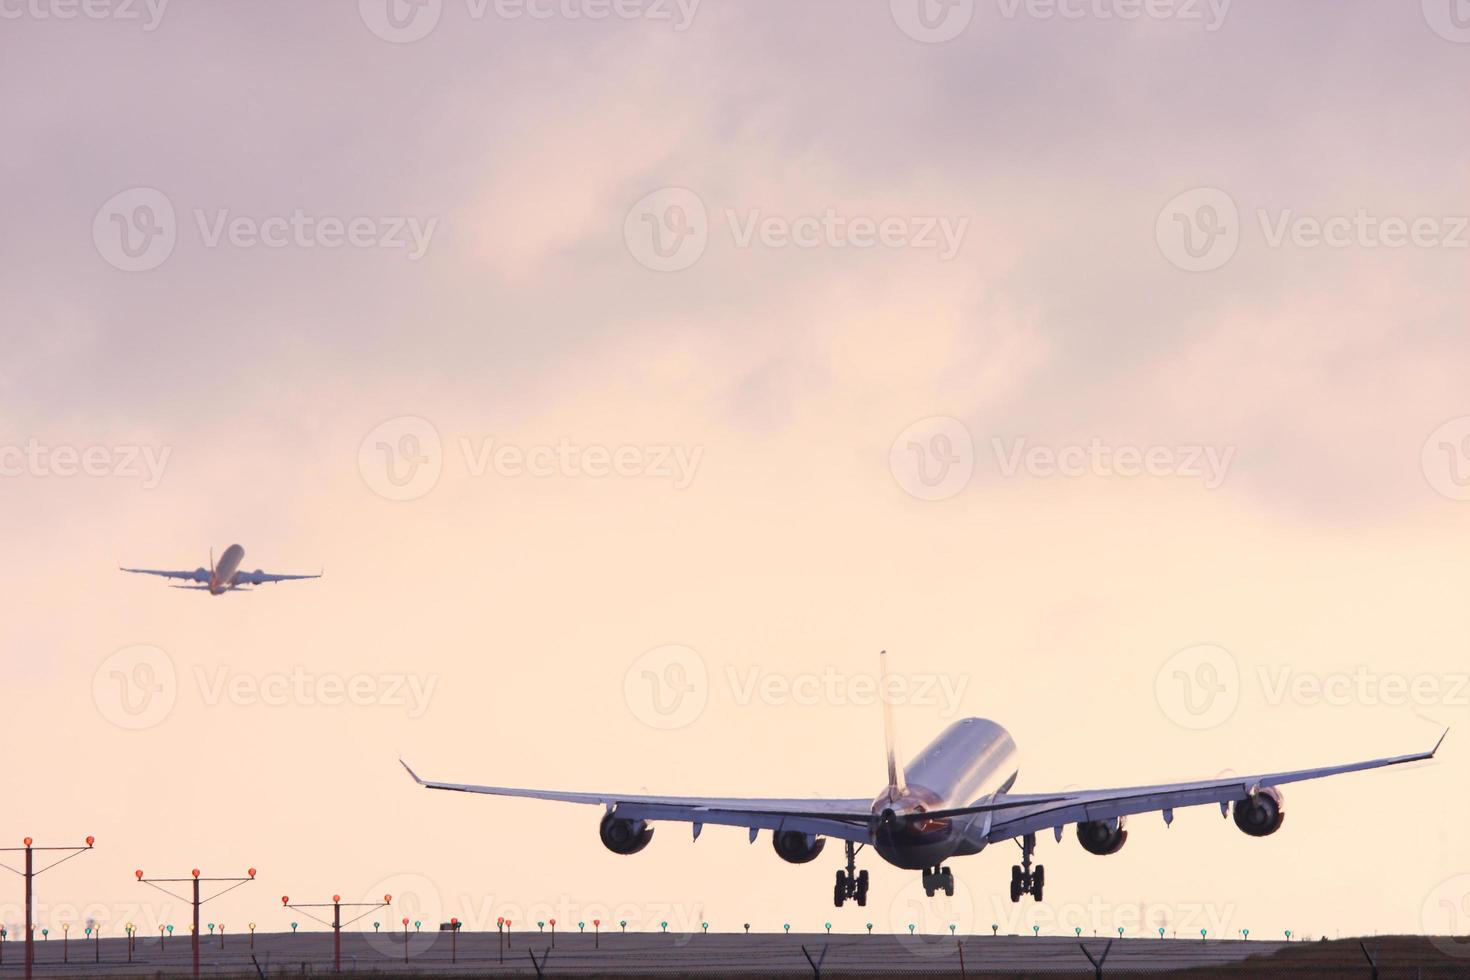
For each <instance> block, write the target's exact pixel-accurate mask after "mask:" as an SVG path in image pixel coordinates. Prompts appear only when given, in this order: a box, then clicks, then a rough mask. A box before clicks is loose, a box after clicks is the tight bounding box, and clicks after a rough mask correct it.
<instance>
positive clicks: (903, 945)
mask: <svg viewBox="0 0 1470 980" xmlns="http://www.w3.org/2000/svg"><path fill="white" fill-rule="evenodd" d="M497 939H498V937H497V935H496V933H494V932H490V933H461V934H460V935H459V937H458V940H457V942H455V943H451V941H450V936H449V934H448V933H438V932H435V933H428V932H425V933H421V934H418V935H413V936H411V937H410V941H409V943H408V950H407V952H408V957H407V965H405V961H404V941H403V935H402V933H398V934H397V935H388V934H384V935H379V936H374V935H371V934H363V933H360V932H350V933H349V932H346V931H344V932H343V934H342V969H343V971H344V972H362V973H380V974H386V973H390V972H392V973H403V972H411V973H457V974H463V975H465V976H470V975H481V976H483V975H487V974H492V975H502V974H503V975H509V974H514V973H519V974H523V975H527V976H535V975H536V970H535V968H534V967H533V966H532V964H531V954H532V953H533V952H534V954H535V956H536V958H537V960H538V961H539V960H541V958H542V957H543V956H547V954H548V952H549V957H548V958H547V959H546V960H545V961H544V967H543V968H544V970H545V975H546V976H547V977H558V976H606V975H611V976H618V975H622V976H657V975H660V974H662V975H668V976H679V975H685V976H691V975H706V976H733V975H746V976H807V977H810V976H812V969H811V967H810V966H809V965H808V963H807V959H806V956H805V955H804V954H803V952H802V948H803V947H805V948H806V951H807V953H809V954H810V955H811V956H812V957H813V958H814V959H817V958H821V957H822V956H823V951H824V949H825V959H824V960H823V961H822V963H821V966H822V973H823V974H824V975H838V974H841V975H858V974H865V975H873V976H883V975H889V976H891V975H895V974H903V973H914V974H923V973H933V974H934V975H946V976H956V977H958V976H959V975H960V971H961V962H960V957H961V951H963V956H964V968H965V970H966V972H968V973H969V974H971V975H975V974H978V973H982V972H990V971H1001V970H1026V971H1030V972H1058V973H1071V974H1087V975H1090V974H1091V972H1092V968H1091V967H1090V966H1089V965H1088V962H1087V957H1086V956H1085V955H1084V954H1083V952H1082V950H1081V949H1080V948H1079V946H1078V940H1077V939H1063V938H1056V937H1041V938H1036V937H1032V936H1001V937H999V938H997V937H993V936H969V937H960V938H959V939H955V938H950V937H947V936H946V937H939V936H928V937H925V936H903V937H898V936H892V935H873V936H862V935H859V936H853V935H833V936H831V937H828V936H826V935H797V934H792V935H789V936H787V935H781V934H777V935H770V934H757V933H752V934H750V935H743V934H735V935H730V934H713V933H712V934H710V935H698V934H696V935H692V936H689V935H681V936H676V935H673V934H667V935H663V934H648V933H640V934H630V935H618V934H616V933H611V934H609V933H604V934H603V935H602V936H600V937H599V938H597V939H594V937H593V936H592V934H591V933H588V934H585V935H580V936H579V935H576V934H575V933H573V934H570V935H568V934H566V933H564V932H559V933H558V934H557V936H556V945H555V948H552V945H551V935H550V933H540V934H538V933H536V932H534V931H532V932H530V933H522V932H520V931H515V932H513V933H512V934H511V936H510V939H509V943H508V948H506V949H504V953H503V955H504V963H503V965H502V963H501V957H502V948H501V944H500V943H499V942H498V941H497ZM1082 943H1083V944H1084V945H1086V946H1087V947H1088V948H1089V949H1090V950H1092V951H1093V953H1094V955H1097V954H1100V953H1101V952H1102V950H1103V947H1104V946H1106V945H1107V940H1106V939H1084V940H1082ZM1282 945H1284V944H1282V943H1277V942H1262V941H1255V940H1252V941H1250V942H1242V941H1238V940H1230V941H1224V940H1221V941H1203V940H1198V939H1196V940H1183V939H1179V940H1174V939H1127V940H1119V941H1116V942H1114V943H1113V947H1112V952H1111V954H1110V956H1109V957H1108V961H1107V967H1108V970H1109V972H1111V971H1114V970H1117V971H1124V970H1129V971H1139V970H1149V971H1155V970H1175V969H1181V968H1187V967H1200V966H1216V965H1222V964H1229V963H1235V962H1239V961H1241V960H1243V959H1245V958H1246V957H1248V956H1264V955H1268V954H1270V953H1271V952H1273V951H1275V950H1277V949H1278V948H1280V947H1281V946H1282ZM23 949H24V947H23V945H22V944H20V943H17V942H14V941H9V942H6V943H5V946H4V962H3V964H0V977H6V978H8V977H16V976H21V975H22V963H23V960H22V955H23ZM252 952H253V954H254V956H255V957H256V959H257V961H258V962H259V964H260V966H261V968H262V969H264V970H265V971H266V973H267V975H268V976H277V975H284V974H290V975H294V976H300V975H302V973H303V972H306V973H309V974H322V973H330V972H331V970H332V935H331V933H322V932H312V933H300V934H297V935H292V934H290V933H270V934H266V933H257V934H256V936H255V945H254V949H253V950H252V949H251V946H250V938H249V936H248V935H243V934H241V935H235V934H231V935H228V936H226V937H225V940H224V946H223V948H221V943H220V938H219V937H218V936H209V935H208V934H206V935H204V936H203V937H202V941H201V951H200V967H201V972H202V973H204V974H206V975H211V976H225V975H236V976H244V975H250V976H255V975H256V972H255V966H254V965H253V964H252V962H251V955H252ZM62 957H63V950H62V944H61V943H60V942H58V941H56V940H55V939H50V940H48V941H46V942H44V943H42V942H37V943H36V964H35V972H36V976H37V977H83V976H92V977H97V976H155V975H158V974H160V973H162V974H164V975H168V976H181V975H185V976H186V975H188V974H189V973H190V971H191V962H192V958H191V951H190V944H189V937H188V936H187V935H182V936H181V935H175V936H174V937H173V938H171V939H169V940H167V942H166V943H165V945H164V948H162V949H160V944H159V941H158V937H156V936H154V937H151V938H148V939H146V940H145V939H141V938H140V939H139V941H138V943H137V945H136V947H135V949H134V952H133V961H132V962H131V963H129V962H128V950H127V941H126V940H125V939H103V940H102V941H101V942H100V943H87V942H82V941H76V940H73V941H72V942H70V943H69V944H68V947H67V950H66V959H67V960H68V961H69V962H65V963H64V962H63V961H62ZM303 966H304V968H305V970H304V971H303Z"/></svg>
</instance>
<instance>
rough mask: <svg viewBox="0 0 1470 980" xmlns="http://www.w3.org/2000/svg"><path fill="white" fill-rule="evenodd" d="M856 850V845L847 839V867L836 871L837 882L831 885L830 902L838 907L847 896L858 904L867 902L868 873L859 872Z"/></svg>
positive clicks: (840, 906)
mask: <svg viewBox="0 0 1470 980" xmlns="http://www.w3.org/2000/svg"><path fill="white" fill-rule="evenodd" d="M857 852H858V847H857V846H855V845H854V844H853V843H852V841H848V842H847V869H846V870H839V871H838V872H837V883H836V884H835V885H833V886H832V904H833V905H835V906H837V907H838V908H842V906H843V905H844V904H845V903H846V902H847V900H848V899H849V898H852V899H856V900H857V903H858V904H859V905H867V904H868V873H867V872H866V871H863V872H861V873H859V871H858V869H857Z"/></svg>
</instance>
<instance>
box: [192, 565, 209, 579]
mask: <svg viewBox="0 0 1470 980" xmlns="http://www.w3.org/2000/svg"><path fill="white" fill-rule="evenodd" d="M194 578H195V579H197V580H199V581H200V582H208V581H209V569H207V568H196V569H194Z"/></svg>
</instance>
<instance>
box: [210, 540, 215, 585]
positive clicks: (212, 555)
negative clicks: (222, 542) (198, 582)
mask: <svg viewBox="0 0 1470 980" xmlns="http://www.w3.org/2000/svg"><path fill="white" fill-rule="evenodd" d="M209 577H210V578H214V545H210V546H209Z"/></svg>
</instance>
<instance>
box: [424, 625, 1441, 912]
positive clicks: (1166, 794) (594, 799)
mask: <svg viewBox="0 0 1470 980" xmlns="http://www.w3.org/2000/svg"><path fill="white" fill-rule="evenodd" d="M879 662H880V664H881V665H882V668H881V672H882V674H883V676H884V678H885V679H886V676H887V673H886V671H887V667H886V663H887V657H886V655H882V654H880V656H879ZM879 689H880V690H887V688H886V686H880V688H879ZM883 728H884V735H885V738H886V740H887V750H888V786H887V788H886V789H884V790H883V792H882V793H880V794H878V798H877V799H876V800H869V799H867V798H858V799H843V800H833V799H728V798H708V797H687V796H645V795H641V794H637V793H625V794H619V793H562V792H555V791H546V790H534V789H508V788H505V787H501V786H472V785H463V784H457V783H438V782H430V781H427V780H424V779H420V778H419V776H418V774H417V773H415V772H414V771H413V770H412V769H411V768H409V765H408V763H406V762H403V760H401V759H400V760H399V762H400V763H402V765H403V768H405V769H408V774H409V775H410V776H412V777H413V778H414V781H415V782H417V783H418V784H419V785H420V786H423V787H426V788H428V789H442V790H453V791H456V792H461V793H488V794H491V795H494V796H518V797H528V798H530V799H537V800H556V801H560V802H564V803H586V804H593V805H601V806H603V807H605V808H606V811H607V812H606V814H605V815H604V816H603V818H602V828H601V834H602V843H603V844H604V845H605V846H606V847H607V848H608V850H610V851H612V852H614V853H615V854H636V853H638V852H639V851H641V850H643V848H644V847H646V846H648V842H649V840H651V839H652V837H653V828H652V827H651V826H649V824H650V823H652V822H654V821H659V820H677V821H683V822H687V823H691V824H693V825H694V839H695V840H698V839H699V833H700V831H701V830H703V829H704V825H705V824H717V825H719V824H723V825H726V826H735V827H745V828H748V829H749V831H750V840H751V843H754V842H755V839H756V835H757V833H758V832H759V831H761V830H770V831H771V832H772V843H773V844H774V845H775V849H776V853H777V854H778V855H779V856H780V857H781V858H782V859H784V860H786V861H789V862H790V863H792V864H806V863H807V862H808V861H812V860H814V859H815V858H816V857H817V855H818V854H820V853H821V852H822V848H823V847H824V846H825V845H826V840H825V839H824V838H827V837H833V838H836V839H837V840H841V841H843V842H844V844H845V846H846V849H847V868H846V870H845V871H838V872H837V883H836V886H835V887H834V888H833V891H832V901H833V904H834V905H836V906H837V907H838V908H841V907H842V905H843V903H844V902H846V901H847V900H848V899H855V900H856V901H857V904H858V905H866V904H867V901H868V872H866V871H863V872H860V873H859V872H858V871H857V867H856V864H855V860H856V854H857V850H858V849H859V848H861V847H863V846H865V845H871V846H872V847H873V848H874V850H876V851H877V852H878V855H879V857H881V858H882V859H883V860H885V861H887V862H888V863H889V864H891V865H893V866H894V867H897V868H903V869H906V870H911V871H922V872H923V883H924V891H925V893H926V894H928V895H929V896H930V897H931V898H932V897H933V895H934V893H935V892H936V891H940V890H942V891H943V892H944V893H945V894H946V895H953V894H954V876H953V874H951V872H950V869H949V868H947V867H944V862H945V861H947V860H949V859H950V858H953V857H964V856H968V855H971V854H978V853H980V852H981V851H982V850H984V849H985V848H986V847H987V846H988V845H990V844H996V843H999V842H1001V841H1007V840H1015V841H1016V842H1017V844H1018V845H1019V846H1020V848H1021V863H1020V864H1017V865H1012V866H1011V901H1012V902H1019V901H1020V900H1021V896H1022V895H1030V896H1032V897H1033V898H1034V899H1035V900H1036V901H1038V902H1039V901H1041V896H1042V890H1043V888H1044V886H1045V879H1046V869H1045V868H1043V867H1042V866H1041V865H1039V864H1038V865H1036V866H1035V868H1034V870H1033V868H1032V861H1031V858H1032V854H1033V852H1034V851H1035V850H1036V833H1037V831H1041V830H1046V829H1048V828H1050V829H1051V830H1052V831H1053V832H1054V833H1055V835H1056V839H1057V841H1058V842H1060V841H1061V839H1062V828H1063V827H1065V826H1067V825H1068V824H1076V825H1077V840H1078V841H1079V842H1080V843H1081V844H1082V847H1083V849H1084V850H1086V851H1088V852H1090V853H1092V854H1099V855H1108V854H1116V853H1118V851H1119V850H1121V849H1122V847H1123V843H1124V841H1126V840H1127V839H1128V831H1127V830H1126V829H1124V824H1125V823H1126V821H1127V818H1128V817H1129V816H1130V815H1133V814H1140V813H1152V812H1156V811H1157V812H1161V813H1162V814H1163V817H1164V823H1165V824H1166V825H1168V824H1171V823H1173V821H1174V810H1175V809H1177V808H1178V807H1186V806H1202V805H1205V804H1208V803H1215V804H1218V805H1219V807H1220V815H1221V816H1228V815H1230V813H1231V811H1232V810H1233V811H1234V816H1235V825H1236V826H1237V827H1238V828H1240V830H1241V831H1242V832H1244V833H1246V834H1248V835H1250V836H1252V837H1266V836H1268V835H1270V834H1274V833H1275V832H1276V831H1277V830H1279V829H1280V828H1281V823H1282V820H1283V819H1284V817H1285V811H1284V809H1283V804H1282V796H1281V791H1280V790H1279V789H1277V787H1278V786H1280V785H1282V784H1284V783H1295V782H1302V781H1304V780H1308V779H1318V778H1321V777H1323V776H1335V775H1337V774H1339V773H1346V772H1357V771H1360V770H1364V769H1378V768H1381V767H1383V766H1396V765H1400V764H1402V763H1406V762H1418V761H1420V760H1423V759H1432V758H1433V757H1434V754H1435V753H1436V752H1438V751H1439V747H1440V745H1442V744H1443V743H1444V735H1441V736H1440V739H1439V742H1438V743H1436V744H1435V746H1434V748H1433V749H1430V750H1429V751H1428V752H1420V753H1417V754H1414V755H1403V756H1396V757H1393V758H1386V759H1374V760H1371V761H1369V762H1357V763H1349V764H1347V765H1341V766H1330V767H1328V768H1324V769H1300V770H1297V771H1295V772H1277V773H1267V774H1264V775H1258V776H1230V777H1228V778H1217V779H1211V780H1203V781H1200V782H1194V783H1172V784H1166V785H1159V786H1140V787H1135V788H1131V789H1103V790H1083V791H1078V792H1071V791H1064V792H1058V793H1042V794H1029V795H1027V794H1012V793H1011V792H1010V790H1011V787H1012V786H1013V785H1014V784H1015V782H1016V777H1017V775H1018V774H1019V770H1018V769H1017V767H1016V745H1015V742H1014V741H1013V740H1012V739H1011V736H1010V735H1009V733H1007V732H1006V730H1005V729H1004V728H1002V727H1001V726H1000V725H998V724H996V723H995V722H993V721H988V720H986V719H984V718H962V719H960V720H959V721H956V722H955V723H954V724H952V725H950V726H949V727H948V728H947V729H945V730H944V731H943V732H942V733H941V734H940V735H939V737H938V738H936V739H935V740H934V741H933V742H932V743H930V745H929V747H928V748H926V749H924V751H923V752H920V753H919V755H918V757H917V758H915V759H914V760H913V762H911V763H910V764H909V766H908V770H907V771H906V772H905V770H904V769H903V768H902V767H900V766H899V764H898V761H897V759H896V753H895V751H894V740H893V712H892V708H891V706H890V705H889V703H888V702H887V700H885V701H884V705H883ZM1445 734H1448V731H1446V733H1445Z"/></svg>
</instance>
